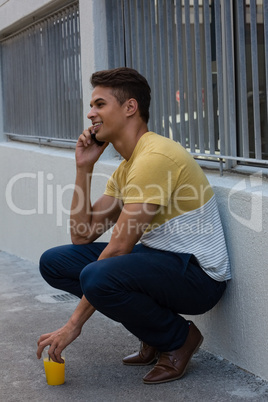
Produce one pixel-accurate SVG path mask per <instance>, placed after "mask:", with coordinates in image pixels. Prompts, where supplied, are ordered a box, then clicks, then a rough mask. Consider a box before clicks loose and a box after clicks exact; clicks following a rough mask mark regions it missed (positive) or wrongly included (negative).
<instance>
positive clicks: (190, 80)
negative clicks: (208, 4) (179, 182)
mask: <svg viewBox="0 0 268 402" xmlns="http://www.w3.org/2000/svg"><path fill="white" fill-rule="evenodd" d="M184 9H185V45H186V66H187V87H188V88H187V99H188V122H189V138H190V151H191V152H195V126H194V88H193V60H192V44H191V25H190V7H189V2H188V1H186V2H185V5H184Z"/></svg>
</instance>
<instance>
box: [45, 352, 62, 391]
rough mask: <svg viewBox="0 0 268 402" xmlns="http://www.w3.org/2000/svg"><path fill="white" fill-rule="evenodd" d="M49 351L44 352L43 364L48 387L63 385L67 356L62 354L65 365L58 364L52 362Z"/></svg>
mask: <svg viewBox="0 0 268 402" xmlns="http://www.w3.org/2000/svg"><path fill="white" fill-rule="evenodd" d="M48 349H49V348H45V349H44V350H43V362H44V368H45V373H46V379H47V383H48V385H61V384H64V382H65V354H64V351H63V352H62V354H61V357H62V359H63V360H64V363H56V362H53V360H51V358H50V357H49V354H48Z"/></svg>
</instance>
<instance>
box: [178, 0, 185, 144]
mask: <svg viewBox="0 0 268 402" xmlns="http://www.w3.org/2000/svg"><path fill="white" fill-rule="evenodd" d="M181 10H182V5H181V0H177V1H176V21H177V32H176V37H177V46H178V52H177V55H178V67H179V71H178V74H179V113H180V142H181V144H182V146H184V147H186V129H185V102H184V91H185V89H184V68H183V46H182V43H183V40H182V38H183V35H182V11H181Z"/></svg>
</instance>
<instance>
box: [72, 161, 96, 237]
mask: <svg viewBox="0 0 268 402" xmlns="http://www.w3.org/2000/svg"><path fill="white" fill-rule="evenodd" d="M92 172H93V167H92V168H90V169H79V168H78V169H77V174H76V181H75V190H74V193H73V198H72V204H71V215H70V219H71V221H72V222H73V225H72V226H71V228H70V231H71V239H72V241H73V243H86V242H88V241H87V236H88V233H89V231H90V224H91V212H92V205H91V197H90V195H91V177H92ZM83 240H84V241H83Z"/></svg>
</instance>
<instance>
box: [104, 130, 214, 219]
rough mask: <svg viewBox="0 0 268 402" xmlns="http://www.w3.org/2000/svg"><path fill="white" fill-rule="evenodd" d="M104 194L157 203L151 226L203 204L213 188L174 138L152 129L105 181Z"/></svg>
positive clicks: (129, 202)
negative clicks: (129, 156) (154, 131)
mask: <svg viewBox="0 0 268 402" xmlns="http://www.w3.org/2000/svg"><path fill="white" fill-rule="evenodd" d="M105 194H107V195H111V196H113V197H116V198H119V199H121V200H122V201H123V203H124V204H133V203H134V204H135V203H151V204H156V205H159V206H160V207H159V209H158V212H157V214H156V215H155V217H154V219H153V221H152V224H151V227H155V226H156V224H159V225H161V224H163V223H164V222H166V221H168V220H170V219H172V218H174V217H175V216H178V215H182V214H183V213H186V212H189V211H192V210H195V209H197V208H200V207H201V206H202V205H204V204H205V203H206V202H207V201H208V200H209V199H210V198H211V197H212V196H213V190H212V188H211V187H210V184H209V182H208V180H207V178H206V176H205V174H204V173H203V171H202V169H201V168H200V166H199V165H198V164H197V163H196V161H195V160H194V159H193V158H192V156H191V155H190V154H189V153H188V152H187V151H186V150H185V149H184V148H183V147H182V146H181V145H180V144H179V143H176V142H175V141H172V140H170V139H169V138H165V137H162V136H160V135H158V134H155V133H153V132H148V133H146V134H144V135H143V136H142V137H141V138H140V140H139V141H138V143H137V145H136V147H135V149H134V152H133V154H132V155H131V158H130V159H129V160H128V161H125V160H124V161H123V162H122V163H121V165H120V166H119V167H118V169H117V170H116V171H115V172H114V174H113V175H112V177H111V178H110V180H109V181H108V183H107V187H106V191H105Z"/></svg>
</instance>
